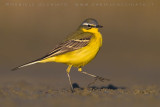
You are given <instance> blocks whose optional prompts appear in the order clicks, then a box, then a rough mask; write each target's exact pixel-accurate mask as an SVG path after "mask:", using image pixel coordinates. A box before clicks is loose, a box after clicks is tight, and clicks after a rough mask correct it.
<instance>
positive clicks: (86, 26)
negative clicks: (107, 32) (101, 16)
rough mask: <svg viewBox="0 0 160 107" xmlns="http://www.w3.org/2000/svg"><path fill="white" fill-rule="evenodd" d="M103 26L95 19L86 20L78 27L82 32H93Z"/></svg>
mask: <svg viewBox="0 0 160 107" xmlns="http://www.w3.org/2000/svg"><path fill="white" fill-rule="evenodd" d="M102 27H103V26H101V25H99V24H98V22H97V21H96V20H95V19H92V18H88V19H86V20H84V21H83V22H82V24H81V25H80V29H82V30H83V31H84V32H94V31H97V30H98V28H102Z"/></svg>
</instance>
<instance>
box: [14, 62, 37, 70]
mask: <svg viewBox="0 0 160 107" xmlns="http://www.w3.org/2000/svg"><path fill="white" fill-rule="evenodd" d="M39 62H40V61H39V60H35V61H32V62H29V63H26V64H23V65H21V66H18V67H15V68H13V69H12V71H15V70H17V69H20V68H23V67H26V66H29V65H33V64H36V63H39Z"/></svg>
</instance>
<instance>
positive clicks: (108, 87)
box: [72, 83, 126, 90]
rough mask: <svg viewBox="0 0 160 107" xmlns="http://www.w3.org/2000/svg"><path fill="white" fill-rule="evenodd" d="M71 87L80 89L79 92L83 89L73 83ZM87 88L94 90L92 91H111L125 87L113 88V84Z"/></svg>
mask: <svg viewBox="0 0 160 107" xmlns="http://www.w3.org/2000/svg"><path fill="white" fill-rule="evenodd" d="M72 86H73V88H74V89H80V90H83V89H84V88H82V87H80V86H79V85H78V84H77V83H73V84H72ZM88 88H90V89H94V90H98V89H111V90H117V89H126V87H123V86H121V87H118V86H115V85H113V84H109V85H107V86H101V87H97V86H89V87H88Z"/></svg>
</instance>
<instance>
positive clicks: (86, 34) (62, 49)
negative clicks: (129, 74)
mask: <svg viewBox="0 0 160 107" xmlns="http://www.w3.org/2000/svg"><path fill="white" fill-rule="evenodd" d="M102 27H103V26H101V25H98V22H97V21H96V20H95V19H92V18H88V19H86V20H84V21H83V23H82V24H81V25H80V26H79V27H78V29H77V30H76V32H74V33H73V34H72V35H70V36H68V37H67V38H66V39H65V40H64V41H63V42H61V43H60V44H58V45H57V46H56V47H55V48H54V49H53V50H52V51H51V52H50V53H48V54H47V55H45V56H44V57H42V58H39V59H37V60H34V61H32V62H29V63H27V64H24V65H21V66H18V67H16V68H14V69H12V70H17V69H19V68H22V67H26V66H29V65H33V64H36V63H46V62H58V63H64V64H67V65H68V68H67V70H66V71H67V75H68V78H69V82H70V86H71V90H72V91H73V86H72V83H71V80H70V75H69V72H70V69H71V67H72V66H74V67H77V68H78V71H80V72H81V73H84V74H87V75H89V76H92V77H94V78H96V79H99V80H101V81H103V80H105V79H104V78H102V77H99V76H96V75H93V74H89V73H87V72H84V71H82V67H83V66H84V65H86V64H87V63H89V62H90V61H91V60H92V59H93V58H94V57H95V56H96V54H97V52H98V51H99V49H100V47H101V46H102V35H101V33H100V32H99V31H98V28H102Z"/></svg>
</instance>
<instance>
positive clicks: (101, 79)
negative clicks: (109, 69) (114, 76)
mask: <svg viewBox="0 0 160 107" xmlns="http://www.w3.org/2000/svg"><path fill="white" fill-rule="evenodd" d="M95 78H96V79H98V80H100V81H101V82H104V81H105V80H107V81H110V79H106V78H103V77H100V76H96V77H95Z"/></svg>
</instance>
